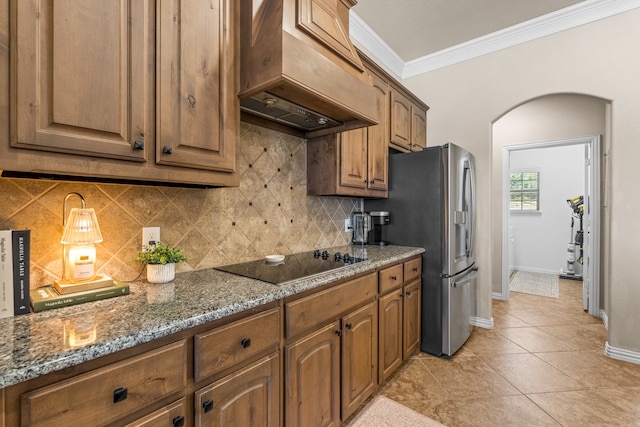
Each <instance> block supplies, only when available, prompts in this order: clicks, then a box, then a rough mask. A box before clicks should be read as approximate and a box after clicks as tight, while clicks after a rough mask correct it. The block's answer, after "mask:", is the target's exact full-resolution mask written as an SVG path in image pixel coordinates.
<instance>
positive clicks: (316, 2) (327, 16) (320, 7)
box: [296, 0, 363, 71]
mask: <svg viewBox="0 0 640 427" xmlns="http://www.w3.org/2000/svg"><path fill="white" fill-rule="evenodd" d="M296 3H297V7H296V9H297V11H298V16H297V20H296V26H297V27H298V28H299V29H300V30H302V31H304V32H305V33H307V34H309V35H310V36H311V37H313V38H314V39H316V40H317V41H318V42H320V43H322V44H323V45H324V46H326V47H327V48H329V49H331V50H332V51H333V52H334V53H336V54H338V55H340V56H341V57H342V58H343V59H345V60H346V61H348V62H349V63H350V64H351V65H353V66H354V67H356V68H357V69H359V70H361V71H362V70H363V68H362V62H361V61H360V57H359V56H358V52H357V51H356V49H355V47H354V46H353V44H352V43H351V39H350V38H349V28H348V26H346V23H348V22H349V8H350V7H352V6H354V5H355V3H356V2H355V1H353V0H347V1H345V0H296ZM346 3H349V6H348V7H347V6H346Z"/></svg>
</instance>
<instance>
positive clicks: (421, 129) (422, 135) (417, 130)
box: [411, 104, 427, 151]
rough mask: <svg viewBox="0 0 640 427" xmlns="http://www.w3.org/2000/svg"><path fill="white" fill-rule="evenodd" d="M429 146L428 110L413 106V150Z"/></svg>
mask: <svg viewBox="0 0 640 427" xmlns="http://www.w3.org/2000/svg"><path fill="white" fill-rule="evenodd" d="M424 148H427V110H426V109H424V108H421V107H419V106H418V105H416V104H413V105H412V106H411V151H420V150H422V149H424Z"/></svg>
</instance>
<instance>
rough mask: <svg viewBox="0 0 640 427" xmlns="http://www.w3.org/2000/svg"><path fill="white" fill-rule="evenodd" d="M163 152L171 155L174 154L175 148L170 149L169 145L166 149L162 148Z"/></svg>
mask: <svg viewBox="0 0 640 427" xmlns="http://www.w3.org/2000/svg"><path fill="white" fill-rule="evenodd" d="M162 152H163V153H164V154H171V153H173V148H171V147H169V146H168V145H165V146H164V147H162Z"/></svg>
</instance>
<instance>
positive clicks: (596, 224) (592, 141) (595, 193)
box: [492, 135, 602, 317]
mask: <svg viewBox="0 0 640 427" xmlns="http://www.w3.org/2000/svg"><path fill="white" fill-rule="evenodd" d="M568 145H585V146H586V147H587V153H589V155H588V156H585V157H586V158H587V159H588V160H589V161H590V162H591V165H590V166H591V170H592V174H591V177H590V182H589V183H586V185H587V187H588V189H589V194H587V195H585V196H587V197H589V198H590V206H591V209H592V212H590V214H591V216H592V218H593V220H592V221H591V223H592V224H591V230H590V242H591V248H590V249H589V250H590V253H589V263H590V264H589V268H590V276H589V277H590V281H591V282H590V286H589V290H588V292H589V303H588V311H589V314H590V315H592V316H595V317H600V316H601V313H602V312H601V309H600V135H589V136H583V137H576V138H567V139H560V140H554V141H542V142H532V143H525V144H516V145H508V146H504V147H503V149H502V287H501V293H495V292H494V293H493V294H492V297H493V298H494V299H500V300H505V301H506V300H508V299H509V247H508V244H509V235H508V234H509V233H508V227H509V162H510V160H509V159H510V155H511V152H512V151H518V150H531V149H536V148H551V147H560V146H568ZM587 159H586V160H587Z"/></svg>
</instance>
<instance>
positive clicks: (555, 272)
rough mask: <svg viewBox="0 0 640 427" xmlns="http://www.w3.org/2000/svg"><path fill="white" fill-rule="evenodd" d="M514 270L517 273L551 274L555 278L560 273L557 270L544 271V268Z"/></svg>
mask: <svg viewBox="0 0 640 427" xmlns="http://www.w3.org/2000/svg"><path fill="white" fill-rule="evenodd" d="M514 269H515V270H518V271H526V272H527V273H545V274H553V275H556V276H558V275H560V271H559V270H549V269H546V268H534V267H524V266H515V267H514Z"/></svg>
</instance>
